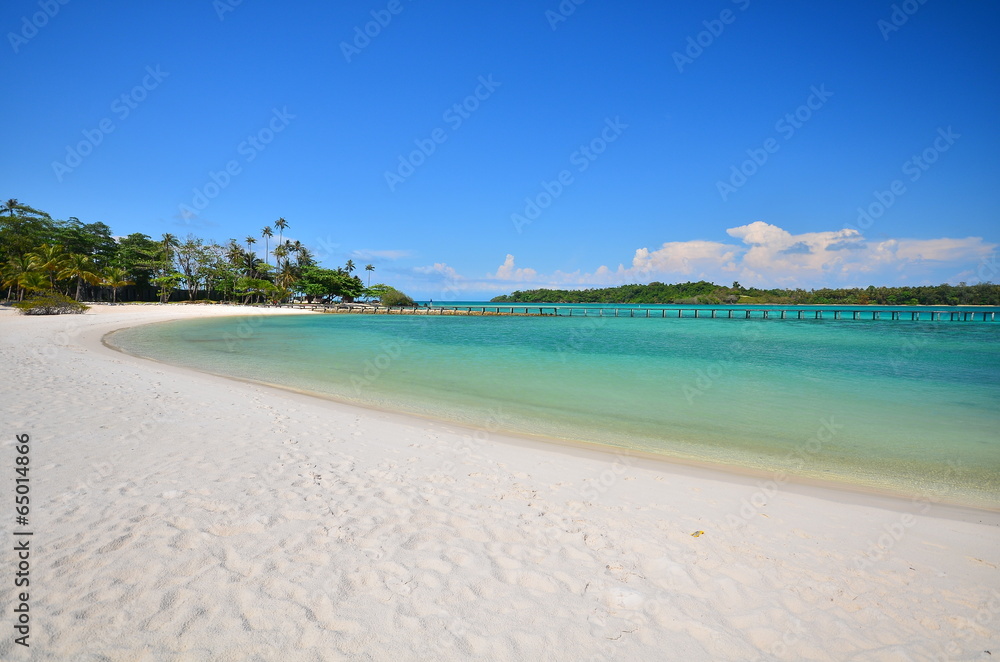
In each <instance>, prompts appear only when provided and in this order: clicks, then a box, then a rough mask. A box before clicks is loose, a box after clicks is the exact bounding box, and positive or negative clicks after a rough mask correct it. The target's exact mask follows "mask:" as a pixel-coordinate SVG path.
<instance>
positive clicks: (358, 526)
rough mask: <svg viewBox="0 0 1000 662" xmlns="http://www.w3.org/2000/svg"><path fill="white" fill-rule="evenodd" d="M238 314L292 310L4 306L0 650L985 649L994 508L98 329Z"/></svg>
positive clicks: (692, 652)
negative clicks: (687, 460)
mask: <svg viewBox="0 0 1000 662" xmlns="http://www.w3.org/2000/svg"><path fill="white" fill-rule="evenodd" d="M237 313H243V314H315V313H292V312H291V311H284V310H276V309H264V310H258V309H241V308H239V307H236V306H188V305H170V306H158V305H145V306H95V307H93V308H92V309H91V310H90V311H88V312H87V313H86V314H84V315H78V316H60V317H24V316H20V315H17V314H15V312H14V311H12V310H10V309H9V308H4V309H0V358H2V365H3V368H2V372H3V379H2V387H0V389H2V391H0V402H2V411H3V417H2V420H3V424H2V426H0V473H2V474H3V479H2V481H0V484H2V495H3V498H2V499H0V503H3V504H6V505H5V506H4V508H5V509H6V510H5V512H2V513H0V536H2V540H3V544H2V549H3V551H2V552H0V574H2V576H0V584H2V585H3V587H4V588H3V589H2V590H0V633H2V636H0V659H3V660H108V661H115V662H117V661H125V660H234V661H235V660H293V661H295V660H317V661H319V660H391V661H393V662H402V661H405V660H466V659H480V660H511V661H513V660H573V661H580V660H588V661H590V660H593V661H598V660H675V659H676V660H838V661H843V660H887V661H889V660H892V661H895V660H899V661H903V660H990V659H1000V569H998V568H1000V513H996V512H989V511H976V510H968V509H960V508H956V507H951V506H945V505H943V504H938V503H932V502H928V501H921V500H919V499H918V500H912V499H894V498H890V497H885V496H877V495H865V494H859V493H852V492H848V491H841V490H834V489H829V488H825V487H819V486H810V485H800V484H793V483H791V482H788V481H785V480H782V479H781V478H782V477H780V476H776V477H752V476H745V475H739V474H735V473H724V472H722V471H715V470H709V469H702V468H697V467H688V466H683V465H678V464H672V463H669V462H666V461H652V460H648V459H641V458H636V457H626V456H622V455H616V454H615V453H613V452H610V451H609V452H600V451H595V450H588V449H582V448H575V447H568V446H561V445H555V444H546V443H544V442H540V441H534V440H525V439H518V438H513V437H505V436H503V435H500V434H497V433H495V432H491V431H490V430H489V428H490V423H489V421H487V420H484V423H483V425H484V429H481V430H469V429H463V428H461V427H459V426H454V425H449V424H446V423H442V422H434V421H427V420H422V419H417V418H411V417H407V416H404V415H397V414H391V413H385V412H379V411H373V410H366V409H360V408H357V407H353V406H350V405H346V404H342V403H338V402H333V401H328V400H324V399H320V398H314V397H310V396H307V395H302V394H298V393H293V392H290V391H285V390H281V389H276V388H271V387H267V386H264V385H258V384H251V383H245V382H240V381H236V380H232V379H227V378H223V377H218V376H213V375H208V374H202V373H198V372H194V371H191V370H186V369H182V368H178V367H173V366H169V365H164V364H161V363H156V362H153V361H148V360H144V359H139V358H135V357H131V356H128V355H125V354H123V353H120V352H116V351H114V350H112V349H110V348H108V347H105V346H104V345H103V344H102V343H101V338H102V337H103V336H104V335H105V334H106V333H108V332H110V331H112V330H114V329H118V328H123V327H127V326H133V325H136V324H142V323H147V322H153V321H157V320H166V319H177V318H188V317H191V318H193V317H196V316H202V315H220V314H230V315H231V314H237ZM956 432H958V431H956ZM19 434H21V435H23V434H27V435H30V443H29V445H30V449H31V450H30V480H31V482H30V496H31V511H30V517H29V520H30V523H29V525H28V526H27V527H23V526H16V525H15V513H14V508H15V505H14V494H15V477H16V476H15V468H16V467H15V457H16V456H17V452H16V450H15V446H16V435H19ZM21 530H30V531H31V532H32V533H33V536H31V539H30V549H31V554H30V587H28V588H15V587H14V577H15V573H16V571H17V567H18V562H19V561H18V557H17V553H16V552H15V551H13V549H14V544H15V543H14V540H15V539H16V538H15V536H14V532H15V531H21ZM698 531H703V532H704V533H703V534H701V535H698V536H693V535H692V533H695V532H698ZM17 539H20V538H17ZM20 591H27V592H28V593H29V601H28V602H29V605H30V638H29V639H28V641H29V642H30V647H28V648H25V647H23V646H21V645H18V644H16V643H15V638H16V637H18V636H20V635H18V633H17V631H16V630H15V629H14V626H15V621H16V619H17V616H18V615H17V614H16V613H15V612H14V609H15V607H16V605H17V604H19V602H20V601H19V598H18V593H19V592H20Z"/></svg>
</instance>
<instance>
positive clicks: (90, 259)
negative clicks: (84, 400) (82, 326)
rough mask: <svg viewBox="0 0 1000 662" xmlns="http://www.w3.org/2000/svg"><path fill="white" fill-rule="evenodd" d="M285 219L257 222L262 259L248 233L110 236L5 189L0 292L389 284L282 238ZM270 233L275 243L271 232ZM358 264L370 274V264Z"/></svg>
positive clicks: (163, 295) (143, 297) (86, 293)
mask: <svg viewBox="0 0 1000 662" xmlns="http://www.w3.org/2000/svg"><path fill="white" fill-rule="evenodd" d="M289 225H290V224H289V222H288V221H286V220H285V219H284V218H279V219H278V220H277V221H275V222H274V223H273V224H272V225H267V226H265V227H264V228H263V229H262V230H261V231H260V237H261V239H263V242H262V243H263V244H264V256H263V259H261V258H260V257H259V256H258V255H257V253H256V252H255V251H254V244H255V243H257V237H256V235H248V236H247V237H246V238H245V239H244V240H243V241H242V242H239V241H237V240H236V239H230V240H229V241H228V242H226V243H224V244H217V243H214V242H212V241H206V240H204V239H202V238H200V237H196V236H194V235H188V236H187V237H184V238H179V237H176V236H174V235H172V234H169V233H168V234H164V235H162V236H161V237H160V238H159V239H154V238H152V237H150V236H149V235H146V234H142V233H133V234H130V235H128V236H127V237H117V238H116V237H115V236H114V235H113V234H112V232H111V228H109V227H108V226H107V225H105V224H104V223H83V222H82V221H80V220H79V219H78V218H75V217H71V218H69V219H68V220H65V221H61V220H56V219H53V218H52V217H51V216H50V215H49V214H47V213H46V212H44V211H40V210H38V209H35V208H33V207H29V206H28V205H24V204H21V203H20V202H18V201H17V200H15V199H10V200H7V201H6V202H5V203H2V204H0V284H2V287H3V288H6V297H5V298H6V299H7V300H14V301H24V299H25V298H26V297H31V296H32V295H34V294H38V293H44V297H42V298H45V297H48V298H47V299H46V300H47V301H48V300H51V301H55V300H56V299H58V300H60V301H61V300H62V299H66V300H69V301H72V300H73V299H75V300H76V301H84V300H87V301H111V302H118V301H156V300H159V301H160V302H161V303H167V302H168V301H178V300H187V301H198V300H202V301H229V302H234V303H261V302H269V303H276V302H280V301H288V300H290V299H292V298H293V297H301V298H303V299H305V300H308V301H309V302H315V301H322V302H328V301H334V300H337V299H339V300H341V301H345V302H350V301H354V300H355V299H357V298H362V297H363V298H367V299H377V298H379V297H380V296H382V295H383V294H384V293H385V292H387V291H388V290H390V289H391V288H388V287H387V286H385V285H376V286H374V287H371V288H366V287H365V285H364V283H363V282H362V280H361V278H359V277H358V276H356V275H354V273H353V272H354V271H355V270H356V269H357V267H356V265H355V264H354V261H353V260H347V262H346V263H345V264H344V266H343V267H338V268H336V269H327V268H324V267H321V266H320V265H318V264H317V263H316V260H315V259H314V258H313V255H312V253H311V252H310V251H309V249H308V248H306V247H305V246H303V245H302V244H301V243H300V242H298V241H295V242H291V241H287V240H284V231H285V229H286V228H288V227H289ZM275 234H277V237H278V241H277V243H274V242H272V241H271V239H272V238H273V237H274V236H275ZM244 245H245V246H246V248H244ZM272 257H273V260H272V259H271V258H272ZM365 270H366V271H367V272H368V278H369V281H370V279H371V272H372V271H374V270H375V267H374V266H373V265H371V264H369V265H366V266H365ZM57 295H58V296H57ZM402 296H404V297H405V295H402ZM53 297H55V298H53ZM70 297H72V299H71V298H70ZM0 298H4V292H3V290H0ZM32 301H34V302H35V303H33V304H32V306H29V308H30V309H31V310H35V309H36V308H37V309H38V310H44V309H46V306H44V305H42V302H40V299H39V298H38V297H36V298H35V299H32ZM394 305H400V304H394ZM60 312H70V311H66V310H60ZM73 312H79V311H73ZM31 314H36V313H31Z"/></svg>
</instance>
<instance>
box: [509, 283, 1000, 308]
mask: <svg viewBox="0 0 1000 662" xmlns="http://www.w3.org/2000/svg"><path fill="white" fill-rule="evenodd" d="M491 301H495V302H497V303H625V304H628V303H634V304H711V305H721V304H764V303H775V304H790V305H824V304H833V305H837V304H840V305H861V306H864V305H880V306H1000V285H996V284H993V283H988V282H987V283H977V284H975V285H967V284H965V283H959V284H958V285H948V284H942V285H921V286H910V287H875V286H874V285H869V286H868V287H865V288H860V287H854V288H842V289H831V288H822V289H815V290H804V289H760V288H756V287H743V286H742V285H740V284H739V283H738V282H734V283H733V284H732V286H731V287H726V286H724V285H716V284H715V283H710V282H707V281H703V280H702V281H698V282H696V283H674V284H666V283H660V282H652V283H648V284H646V285H620V286H618V287H604V288H597V289H586V290H553V289H537V290H526V291H523V292H522V291H516V292H513V293H511V294H506V295H502V296H498V297H494V298H493V299H491Z"/></svg>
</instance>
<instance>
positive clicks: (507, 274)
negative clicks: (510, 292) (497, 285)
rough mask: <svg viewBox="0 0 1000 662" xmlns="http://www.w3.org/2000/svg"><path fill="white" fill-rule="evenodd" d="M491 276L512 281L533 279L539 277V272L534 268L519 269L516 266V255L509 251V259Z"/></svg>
mask: <svg viewBox="0 0 1000 662" xmlns="http://www.w3.org/2000/svg"><path fill="white" fill-rule="evenodd" d="M489 277H490V278H494V279H496V280H504V281H511V282H519V283H521V282H525V281H532V280H535V278H537V277H538V272H537V271H535V270H534V269H519V268H517V267H515V266H514V256H513V255H511V254H510V253H507V259H505V260H504V261H503V264H501V265H500V267H499V268H498V269H497V271H496V273H494V274H490V276H489Z"/></svg>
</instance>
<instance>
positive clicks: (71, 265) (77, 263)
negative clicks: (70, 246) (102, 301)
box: [58, 253, 101, 301]
mask: <svg viewBox="0 0 1000 662" xmlns="http://www.w3.org/2000/svg"><path fill="white" fill-rule="evenodd" d="M58 278H59V280H64V279H65V280H69V279H70V278H75V279H76V300H77V301H79V300H80V289H81V288H82V287H83V281H87V282H88V283H90V284H91V285H96V284H97V283H100V282H101V277H100V276H99V275H98V274H97V265H96V264H94V261H93V260H91V259H90V257H89V256H87V255H81V254H80V253H71V254H70V255H69V257H68V258H66V264H65V266H64V267H63V269H62V271H60V272H59V276H58Z"/></svg>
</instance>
